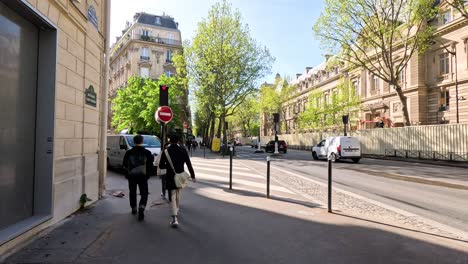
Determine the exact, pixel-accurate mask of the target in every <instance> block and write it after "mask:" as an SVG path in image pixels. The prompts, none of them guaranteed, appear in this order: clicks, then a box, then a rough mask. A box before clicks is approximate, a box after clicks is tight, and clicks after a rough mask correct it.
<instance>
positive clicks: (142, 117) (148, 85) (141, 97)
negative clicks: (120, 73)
mask: <svg viewBox="0 0 468 264" xmlns="http://www.w3.org/2000/svg"><path fill="white" fill-rule="evenodd" d="M159 85H168V86H169V87H170V88H169V106H170V107H171V108H172V111H173V112H174V113H175V114H174V118H173V120H172V121H171V122H170V123H169V126H170V127H174V126H182V120H181V118H180V115H178V114H177V113H180V112H181V111H182V108H181V105H180V99H181V98H182V97H183V96H184V90H183V87H181V83H180V80H178V79H177V78H176V77H167V76H166V75H162V76H161V77H160V78H159V79H158V80H157V81H155V80H152V79H144V78H140V77H131V78H130V79H129V81H128V85H127V87H125V88H123V89H120V90H118V92H117V97H116V98H115V99H113V100H112V111H113V115H112V125H113V126H114V127H115V128H116V129H117V130H118V131H120V130H123V129H130V130H131V131H132V132H138V131H145V132H148V133H153V134H159V133H160V129H161V127H160V125H159V124H158V123H157V122H156V121H155V118H154V113H155V111H156V110H157V109H158V107H159Z"/></svg>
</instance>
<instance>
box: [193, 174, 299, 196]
mask: <svg viewBox="0 0 468 264" xmlns="http://www.w3.org/2000/svg"><path fill="white" fill-rule="evenodd" d="M197 176H201V177H200V179H206V180H210V179H211V180H216V181H220V182H223V183H222V186H227V185H228V184H229V178H228V177H220V176H214V175H212V174H207V173H197ZM232 182H233V184H241V185H246V186H249V187H255V188H260V189H266V183H257V182H251V181H247V180H240V179H233V180H232ZM270 189H271V190H275V191H280V192H284V193H288V194H295V193H294V192H292V191H290V190H289V189H286V188H285V187H282V186H275V185H273V186H271V185H270Z"/></svg>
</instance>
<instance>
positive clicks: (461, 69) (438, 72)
mask: <svg viewBox="0 0 468 264" xmlns="http://www.w3.org/2000/svg"><path fill="white" fill-rule="evenodd" d="M440 8H441V10H442V11H441V13H440V15H439V16H438V17H437V19H434V21H432V22H431V25H432V26H434V27H435V28H436V35H437V36H438V37H437V38H436V40H435V41H434V42H433V43H431V47H430V48H429V49H428V50H427V51H426V53H425V54H418V55H414V56H413V57H412V58H411V59H410V61H409V63H408V65H407V66H406V68H405V69H404V70H403V72H402V74H401V76H400V83H401V85H402V88H403V91H404V95H405V96H406V97H407V106H408V109H409V117H410V122H411V124H412V125H434V124H453V123H457V122H458V123H468V27H467V25H468V19H466V18H464V17H462V16H461V15H460V14H459V13H458V12H457V11H456V10H455V9H454V8H451V7H450V6H448V5H447V4H446V3H445V4H441V5H440ZM326 65H327V63H326V61H325V62H324V63H322V64H320V65H318V66H316V67H307V68H306V70H305V72H304V73H302V74H297V76H296V79H295V80H293V81H292V84H293V85H295V86H296V93H295V95H294V96H293V97H292V98H291V99H290V100H288V101H287V102H284V103H283V111H281V113H280V114H281V118H280V119H281V122H282V123H284V124H282V125H281V126H280V127H282V128H283V130H282V131H281V133H283V134H291V133H298V132H299V130H298V126H297V118H298V117H299V115H300V114H301V113H302V112H304V111H305V108H306V107H307V105H308V102H309V95H310V94H311V93H312V92H317V91H320V92H322V93H323V98H322V100H323V102H325V101H327V100H329V98H330V95H331V93H332V92H333V91H334V89H336V87H337V85H338V83H339V81H340V79H341V78H344V79H347V80H349V81H350V82H351V83H352V84H353V86H354V88H355V89H356V90H355V92H356V94H357V95H359V96H360V98H361V106H360V109H359V113H358V118H357V120H355V122H353V123H351V124H350V128H351V129H372V128H376V127H377V123H378V122H380V121H381V120H382V121H384V124H385V127H399V126H403V113H402V110H401V102H400V100H399V98H398V96H397V94H396V92H395V91H394V89H393V88H392V87H390V85H389V84H388V83H386V82H384V81H383V80H381V79H379V78H377V77H374V76H372V75H371V74H370V73H369V72H368V71H366V70H363V69H354V70H348V69H346V67H344V68H331V69H328V68H327V67H326ZM457 113H458V120H457ZM263 131H266V129H263ZM270 132H271V131H270ZM264 134H265V135H269V134H270V133H264Z"/></svg>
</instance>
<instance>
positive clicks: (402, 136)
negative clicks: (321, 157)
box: [245, 124, 468, 161]
mask: <svg viewBox="0 0 468 264" xmlns="http://www.w3.org/2000/svg"><path fill="white" fill-rule="evenodd" d="M338 135H343V134H342V132H341V131H340V132H338V131H337V132H318V133H302V134H286V135H279V138H280V139H282V140H285V141H286V143H287V144H288V145H289V148H292V149H303V150H310V148H311V147H312V146H314V145H316V144H318V143H319V142H320V140H322V139H324V138H327V137H331V136H338ZM349 135H350V136H354V137H357V138H359V141H360V142H361V147H362V153H363V154H365V155H376V156H388V157H390V156H391V155H393V156H396V157H401V158H405V157H408V158H419V159H433V160H453V161H468V124H453V125H433V126H432V125H431V126H410V127H401V128H377V129H369V130H359V131H352V132H350V133H349ZM273 138H274V137H273V136H271V137H262V141H268V140H272V139H273ZM245 140H246V141H250V140H249V139H247V138H246V139H245Z"/></svg>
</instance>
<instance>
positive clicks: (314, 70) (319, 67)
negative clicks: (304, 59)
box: [292, 61, 327, 84]
mask: <svg viewBox="0 0 468 264" xmlns="http://www.w3.org/2000/svg"><path fill="white" fill-rule="evenodd" d="M326 67H327V63H326V62H325V61H324V62H322V63H321V64H319V65H317V66H315V67H314V68H312V69H311V70H309V72H306V73H304V74H302V75H301V76H299V78H297V79H294V80H293V81H292V84H298V83H299V82H301V81H303V80H305V79H307V78H309V77H311V76H312V75H314V74H317V73H319V72H320V71H324V70H325V69H326Z"/></svg>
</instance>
